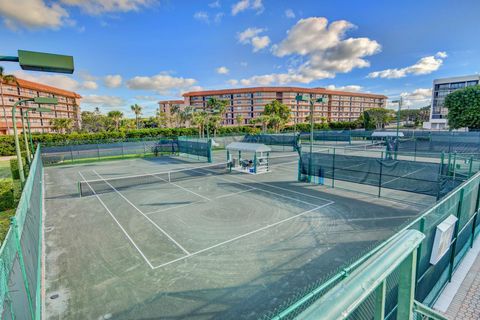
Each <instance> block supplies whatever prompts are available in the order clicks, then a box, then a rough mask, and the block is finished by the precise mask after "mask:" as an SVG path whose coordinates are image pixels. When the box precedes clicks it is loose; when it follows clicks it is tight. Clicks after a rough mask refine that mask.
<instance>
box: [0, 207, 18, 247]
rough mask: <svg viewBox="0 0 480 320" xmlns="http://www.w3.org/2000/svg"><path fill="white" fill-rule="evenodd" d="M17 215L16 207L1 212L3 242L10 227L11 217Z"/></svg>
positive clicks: (0, 235)
mask: <svg viewBox="0 0 480 320" xmlns="http://www.w3.org/2000/svg"><path fill="white" fill-rule="evenodd" d="M14 215H15V209H8V210H6V211H3V212H0V242H1V243H3V240H4V239H5V236H6V235H7V232H8V228H10V218H11V217H13V216H14Z"/></svg>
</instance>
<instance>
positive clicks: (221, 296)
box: [45, 152, 432, 319]
mask: <svg viewBox="0 0 480 320" xmlns="http://www.w3.org/2000/svg"><path fill="white" fill-rule="evenodd" d="M224 156H225V154H222V152H214V154H213V158H214V160H215V162H219V161H221V160H224V159H225V157H224ZM284 156H285V157H283V158H278V159H276V160H273V161H272V163H274V165H273V172H271V173H267V174H262V175H257V176H253V175H247V174H241V173H227V172H226V170H224V169H223V168H222V166H221V165H218V164H213V165H209V164H206V163H202V162H194V161H193V160H188V159H183V158H179V157H160V158H143V159H129V160H121V161H111V162H108V161H105V162H98V163H94V164H83V165H70V166H60V167H49V168H46V169H45V191H46V199H45V211H46V217H45V241H46V249H45V250H46V275H45V277H46V279H45V288H46V289H45V291H46V292H45V295H46V299H45V300H46V308H45V313H46V316H47V318H51V319H60V318H61V319H64V318H71V319H183V318H191V319H256V318H258V317H260V316H262V315H263V314H265V313H268V312H270V311H272V310H278V308H280V307H281V306H282V305H284V304H285V302H286V301H289V300H290V299H291V298H292V297H294V296H296V295H298V293H299V292H303V291H305V288H308V287H311V285H312V284H313V283H316V282H317V281H318V280H319V279H324V278H326V277H327V276H328V275H330V274H331V273H332V272H334V271H336V270H338V268H340V267H342V266H344V265H345V264H347V263H349V262H351V261H353V260H355V259H356V258H358V257H359V256H360V255H362V254H363V253H365V252H366V251H367V250H368V249H369V248H371V247H372V245H374V244H375V243H376V242H377V241H380V240H383V239H385V238H387V237H388V236H390V235H392V234H393V233H394V232H395V230H396V229H397V228H399V227H400V225H402V224H403V223H405V222H406V221H409V220H411V219H413V218H414V217H415V216H417V215H418V214H419V212H420V210H421V209H423V208H424V206H422V205H416V204H412V203H409V204H407V203H404V202H394V201H390V200H386V199H382V198H377V197H374V196H371V195H366V194H361V193H353V192H349V191H345V190H341V189H330V188H326V187H325V186H320V185H314V184H306V183H302V182H298V181H297V168H298V167H297V166H298V163H297V160H296V158H295V155H294V153H285V154H284ZM217 160H218V161H217ZM187 168H188V169H189V170H187V173H188V174H186V175H182V176H181V178H175V177H178V176H177V175H175V173H174V172H179V171H182V172H185V171H184V169H187ZM152 172H162V173H168V172H170V175H168V174H166V175H165V174H162V175H159V176H158V177H160V178H158V177H157V178H156V179H157V180H158V182H156V183H151V182H149V183H143V184H142V183H133V181H130V182H129V183H128V184H119V183H118V182H114V181H120V180H121V179H119V178H120V177H126V176H142V175H145V174H151V173H152ZM168 177H169V178H168ZM112 179H113V180H112ZM79 181H88V182H83V183H82V188H89V189H90V192H89V193H88V192H87V193H84V196H82V197H80V196H79V192H78V184H77V183H78V182H79ZM392 192H394V191H392ZM425 199H426V198H425ZM427 200H428V201H432V199H427ZM423 205H428V203H426V202H424V203H423ZM56 295H58V297H57V296H56Z"/></svg>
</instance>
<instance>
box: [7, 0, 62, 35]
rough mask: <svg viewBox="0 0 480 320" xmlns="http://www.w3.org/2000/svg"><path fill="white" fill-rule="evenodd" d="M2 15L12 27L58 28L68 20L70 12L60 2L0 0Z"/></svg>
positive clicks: (8, 25)
mask: <svg viewBox="0 0 480 320" xmlns="http://www.w3.org/2000/svg"><path fill="white" fill-rule="evenodd" d="M0 16H1V17H3V21H4V23H5V25H6V26H7V27H9V28H11V29H17V28H18V27H20V26H25V27H27V28H32V29H33V28H50V29H58V28H60V27H61V26H63V25H64V24H65V23H67V22H68V16H69V15H68V12H67V11H66V10H65V9H64V8H62V7H61V6H60V5H59V4H58V3H51V4H47V3H45V1H43V0H22V1H12V0H0Z"/></svg>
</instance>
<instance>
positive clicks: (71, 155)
mask: <svg viewBox="0 0 480 320" xmlns="http://www.w3.org/2000/svg"><path fill="white" fill-rule="evenodd" d="M70 158H71V160H72V162H73V146H72V145H70Z"/></svg>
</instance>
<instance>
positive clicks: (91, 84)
mask: <svg viewBox="0 0 480 320" xmlns="http://www.w3.org/2000/svg"><path fill="white" fill-rule="evenodd" d="M80 88H81V89H86V90H96V89H98V85H97V83H96V82H95V81H91V80H87V81H84V82H83V83H82V85H81V86H80Z"/></svg>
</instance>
